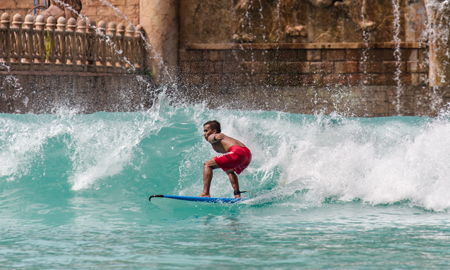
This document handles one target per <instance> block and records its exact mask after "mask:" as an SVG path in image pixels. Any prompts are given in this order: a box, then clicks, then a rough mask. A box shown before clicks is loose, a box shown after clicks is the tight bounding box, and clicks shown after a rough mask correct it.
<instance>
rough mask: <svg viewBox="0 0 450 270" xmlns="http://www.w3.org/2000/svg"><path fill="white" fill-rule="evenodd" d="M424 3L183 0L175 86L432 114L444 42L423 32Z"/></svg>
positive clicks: (271, 100)
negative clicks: (437, 42) (439, 41)
mask: <svg viewBox="0 0 450 270" xmlns="http://www.w3.org/2000/svg"><path fill="white" fill-rule="evenodd" d="M426 2H427V1H425V2H424V1H421V0H412V1H402V0H399V1H391V0H374V1H361V0H326V1H325V0H323V1H322V0H305V1H293V0H280V1H271V0H261V1H252V0H242V1H214V2H210V1H207V0H190V1H183V2H181V3H180V34H179V36H180V42H179V44H180V46H179V54H178V57H179V60H178V63H179V86H180V89H181V90H182V91H184V93H185V95H186V97H187V98H188V100H192V101H195V102H198V101H206V102H207V103H208V104H210V106H212V107H223V106H225V107H231V108H252V109H265V110H283V111H289V112H295V113H321V112H323V113H327V114H328V113H332V112H339V113H342V114H345V115H350V116H391V115H436V113H437V112H438V111H439V109H441V108H442V107H443V106H445V105H446V103H447V101H448V98H449V87H448V83H447V82H450V80H445V78H443V76H441V74H442V73H443V72H442V70H443V69H442V68H441V70H437V68H436V67H440V66H443V65H442V63H446V62H447V61H446V59H447V58H445V57H439V56H438V55H448V54H446V52H447V51H448V49H447V48H448V46H447V45H446V44H443V43H442V42H441V43H440V44H438V46H439V47H438V48H437V49H435V48H434V46H435V44H436V42H434V40H432V39H431V38H430V37H429V36H428V35H427V33H430V32H427V31H429V29H427V27H432V26H433V25H437V23H433V22H431V21H429V20H430V16H431V15H430V14H428V13H427V12H429V11H427V9H426V4H427V3H426ZM439 5H440V4H439ZM435 8H436V9H439V10H443V9H445V7H435ZM362 13H364V15H362ZM441 32H442V31H441ZM428 38H430V39H429V40H428ZM430 44H431V45H430ZM429 46H433V50H430V48H429ZM437 56H438V57H437ZM441 62H442V63H441ZM430 65H432V66H431V67H430ZM436 78H439V79H440V80H436ZM446 81H447V82H446Z"/></svg>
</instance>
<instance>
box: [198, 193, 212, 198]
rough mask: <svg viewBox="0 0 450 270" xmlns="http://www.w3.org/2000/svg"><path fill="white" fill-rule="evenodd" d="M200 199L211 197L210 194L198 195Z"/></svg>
mask: <svg viewBox="0 0 450 270" xmlns="http://www.w3.org/2000/svg"><path fill="white" fill-rule="evenodd" d="M198 196H199V197H211V195H209V194H205V193H202V194H200V195H198Z"/></svg>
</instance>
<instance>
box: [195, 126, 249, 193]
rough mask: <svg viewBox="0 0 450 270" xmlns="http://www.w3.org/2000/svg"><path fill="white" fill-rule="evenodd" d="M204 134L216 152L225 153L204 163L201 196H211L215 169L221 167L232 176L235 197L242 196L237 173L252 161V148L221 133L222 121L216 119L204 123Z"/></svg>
mask: <svg viewBox="0 0 450 270" xmlns="http://www.w3.org/2000/svg"><path fill="white" fill-rule="evenodd" d="M203 136H205V139H206V140H207V141H208V142H209V143H211V146H212V148H213V149H214V150H215V151H216V152H218V153H223V154H222V155H218V156H216V157H214V158H212V159H210V160H208V161H206V162H205V163H203V192H202V194H200V195H199V197H211V196H210V194H209V189H210V188H211V180H212V177H213V170H214V169H217V168H221V169H222V170H223V171H224V172H226V173H227V175H228V177H229V178H230V182H231V186H232V187H233V189H234V197H235V198H241V192H240V190H239V183H238V177H237V175H236V174H240V173H241V172H242V171H243V170H244V169H245V168H247V166H248V165H249V164H250V162H251V161H252V154H251V152H250V150H249V149H248V148H247V147H246V146H245V145H244V144H243V143H241V142H240V141H238V140H236V139H234V138H231V137H229V136H227V135H225V134H223V133H221V129H220V123H219V122H218V121H216V120H213V121H208V122H206V123H205V124H203Z"/></svg>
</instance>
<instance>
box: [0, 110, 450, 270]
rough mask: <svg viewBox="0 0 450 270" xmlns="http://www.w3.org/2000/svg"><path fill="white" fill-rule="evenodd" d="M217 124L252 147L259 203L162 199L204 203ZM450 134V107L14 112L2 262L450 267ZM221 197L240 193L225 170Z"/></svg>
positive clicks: (2, 202)
mask: <svg viewBox="0 0 450 270" xmlns="http://www.w3.org/2000/svg"><path fill="white" fill-rule="evenodd" d="M210 119H217V120H219V121H221V122H222V126H223V132H224V133H226V134H228V135H230V136H232V137H235V138H238V139H239V140H241V141H242V142H243V143H244V144H246V145H247V146H248V147H249V148H250V149H251V151H252V153H253V161H252V164H251V165H250V167H249V168H248V169H247V170H246V171H245V172H244V173H242V174H241V175H240V177H239V181H240V185H241V189H242V190H251V191H253V192H254V193H255V194H256V195H257V197H256V198H253V199H251V200H249V201H248V202H247V203H245V204H241V205H231V206H230V205H220V204H217V205H212V204H202V203H179V202H178V203H177V202H170V201H167V200H164V199H159V201H155V202H153V201H152V202H149V201H148V197H149V196H150V195H152V194H176V195H194V196H195V195H198V194H200V192H201V190H202V180H201V178H202V164H203V162H204V161H205V160H207V159H209V158H211V157H212V156H214V154H215V153H214V152H213V150H212V149H211V146H210V145H208V143H206V142H205V141H204V139H203V137H202V123H204V122H205V121H207V120H210ZM448 134H450V120H449V117H448V116H447V115H445V114H444V113H443V114H442V115H441V116H440V117H438V118H434V119H431V118H420V117H389V118H372V119H366V118H344V117H340V116H337V115H334V116H321V115H316V116H311V115H296V114H288V113H280V112H262V111H252V112H250V111H233V110H225V109H223V110H207V109H205V108H204V107H202V106H200V105H199V106H179V107H176V106H169V105H161V106H159V107H155V109H153V110H150V111H147V112H138V113H95V114H90V115H79V114H75V113H72V112H70V111H66V112H60V113H57V114H54V115H33V114H26V115H9V114H0V266H1V267H0V268H2V269H11V268H14V269H92V268H93V269H149V268H150V269H210V268H219V269H231V268H237V267H243V268H246V269H272V268H277V269H292V268H305V269H447V268H448V266H449V265H450V241H449V240H450V225H449V224H450V214H449V212H448V210H449V209H450V196H449V193H450V166H449V164H450V136H449V135H448ZM211 193H212V195H213V196H218V197H232V189H231V186H230V184H229V182H228V180H227V177H226V175H225V173H223V172H221V171H218V170H215V173H214V178H213V183H212V188H211ZM245 196H246V197H248V198H251V197H252V196H251V195H248V194H245Z"/></svg>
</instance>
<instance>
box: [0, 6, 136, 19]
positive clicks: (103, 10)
mask: <svg viewBox="0 0 450 270" xmlns="http://www.w3.org/2000/svg"><path fill="white" fill-rule="evenodd" d="M33 3H34V2H33V0H28V1H24V0H1V1H0V13H4V12H8V13H9V14H16V13H19V14H20V15H22V17H23V18H25V16H26V15H27V13H29V14H32V15H34V12H32V11H31V9H32V8H33V6H34V4H33ZM40 3H41V5H43V4H44V0H40ZM81 3H82V5H83V8H82V9H81V14H82V15H83V16H86V17H88V18H89V19H90V20H94V21H97V22H98V21H100V20H103V21H105V22H106V23H108V22H111V21H114V22H116V23H117V24H119V23H124V24H125V25H128V24H129V21H130V22H131V23H133V24H134V25H138V24H139V0H106V1H104V2H103V1H101V0H82V1H81ZM105 3H110V4H111V5H113V6H114V7H116V8H117V9H118V10H119V11H121V12H122V13H123V15H125V17H126V18H125V17H124V16H123V15H122V14H120V13H118V12H117V14H116V11H115V10H114V8H112V7H111V6H110V5H107V4H105ZM36 15H37V13H36Z"/></svg>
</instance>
